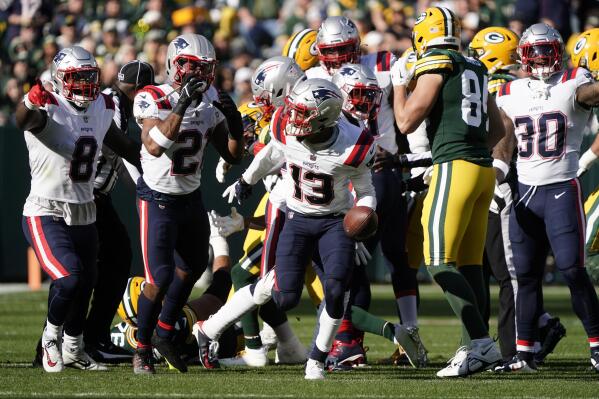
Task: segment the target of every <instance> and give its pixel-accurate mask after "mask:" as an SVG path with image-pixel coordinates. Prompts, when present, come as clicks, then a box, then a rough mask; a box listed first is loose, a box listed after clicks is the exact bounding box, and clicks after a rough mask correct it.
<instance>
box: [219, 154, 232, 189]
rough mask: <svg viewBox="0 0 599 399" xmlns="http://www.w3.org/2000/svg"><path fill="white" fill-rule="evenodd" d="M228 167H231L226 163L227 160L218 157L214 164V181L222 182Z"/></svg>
mask: <svg viewBox="0 0 599 399" xmlns="http://www.w3.org/2000/svg"><path fill="white" fill-rule="evenodd" d="M229 169H231V165H230V164H228V163H227V161H225V160H224V159H222V158H219V160H218V163H217V164H216V172H215V175H216V181H218V182H219V183H221V184H222V183H224V182H225V175H226V174H227V172H228V171H229Z"/></svg>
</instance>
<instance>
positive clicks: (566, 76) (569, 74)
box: [562, 67, 578, 83]
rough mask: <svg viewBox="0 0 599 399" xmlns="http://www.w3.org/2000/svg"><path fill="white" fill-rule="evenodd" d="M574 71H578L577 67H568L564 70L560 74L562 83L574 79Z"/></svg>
mask: <svg viewBox="0 0 599 399" xmlns="http://www.w3.org/2000/svg"><path fill="white" fill-rule="evenodd" d="M576 72H578V67H576V68H573V69H568V70H567V71H566V72H564V74H563V75H562V83H565V82H567V81H568V80H571V79H574V78H575V77H576Z"/></svg>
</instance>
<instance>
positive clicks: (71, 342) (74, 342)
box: [62, 333, 83, 351]
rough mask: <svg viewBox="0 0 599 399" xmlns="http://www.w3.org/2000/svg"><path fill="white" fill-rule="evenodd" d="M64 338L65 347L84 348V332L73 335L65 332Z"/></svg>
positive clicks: (63, 344) (71, 348) (72, 349)
mask: <svg viewBox="0 0 599 399" xmlns="http://www.w3.org/2000/svg"><path fill="white" fill-rule="evenodd" d="M62 339H63V341H62V346H63V348H67V349H70V350H71V351H74V349H83V334H79V335H77V336H75V337H73V336H71V335H68V334H67V333H65V334H64V335H63V338H62Z"/></svg>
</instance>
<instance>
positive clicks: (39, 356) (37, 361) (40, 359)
mask: <svg viewBox="0 0 599 399" xmlns="http://www.w3.org/2000/svg"><path fill="white" fill-rule="evenodd" d="M31 366H32V367H33V368H40V367H44V351H43V349H42V339H41V338H40V339H38V340H37V345H36V346H35V357H34V358H33V361H32V362H31Z"/></svg>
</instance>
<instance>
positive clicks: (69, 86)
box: [50, 46, 100, 107]
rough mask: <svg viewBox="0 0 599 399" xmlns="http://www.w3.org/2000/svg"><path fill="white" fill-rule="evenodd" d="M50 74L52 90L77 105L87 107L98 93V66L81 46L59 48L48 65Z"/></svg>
mask: <svg viewBox="0 0 599 399" xmlns="http://www.w3.org/2000/svg"><path fill="white" fill-rule="evenodd" d="M50 76H51V77H52V84H53V85H54V91H56V93H58V94H59V95H61V96H63V97H64V98H66V99H67V100H68V101H72V102H73V103H75V105H77V106H78V107H87V105H88V104H89V103H90V102H92V101H94V100H95V99H96V98H98V95H99V94H100V68H98V63H97V62H96V59H95V58H94V56H93V55H92V54H91V53H90V52H89V51H87V50H86V49H84V48H83V47H79V46H73V47H67V48H64V49H62V50H60V51H59V52H58V53H57V54H56V55H55V56H54V59H53V60H52V64H51V65H50Z"/></svg>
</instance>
